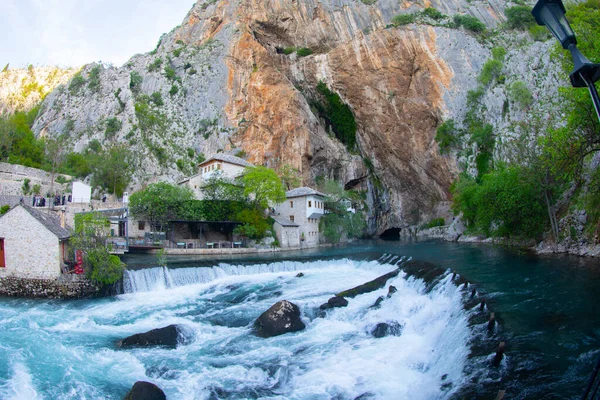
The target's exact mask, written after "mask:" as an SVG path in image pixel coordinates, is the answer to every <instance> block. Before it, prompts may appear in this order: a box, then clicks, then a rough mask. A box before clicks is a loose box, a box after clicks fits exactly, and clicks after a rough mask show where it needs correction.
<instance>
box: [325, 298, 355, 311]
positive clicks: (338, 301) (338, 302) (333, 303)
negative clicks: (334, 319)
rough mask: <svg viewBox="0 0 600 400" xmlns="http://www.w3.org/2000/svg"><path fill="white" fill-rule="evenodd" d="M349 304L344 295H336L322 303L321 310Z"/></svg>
mask: <svg viewBox="0 0 600 400" xmlns="http://www.w3.org/2000/svg"><path fill="white" fill-rule="evenodd" d="M347 305H348V300H346V299H345V298H343V297H338V296H334V297H332V298H330V299H329V300H327V303H324V304H321V306H320V307H319V308H320V309H321V310H327V309H329V308H335V307H346V306H347Z"/></svg>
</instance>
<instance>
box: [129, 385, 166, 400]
mask: <svg viewBox="0 0 600 400" xmlns="http://www.w3.org/2000/svg"><path fill="white" fill-rule="evenodd" d="M125 400H167V396H165V392H163V391H162V389H161V388H159V387H158V386H156V385H155V384H154V383H150V382H145V381H137V382H136V383H135V384H134V385H133V387H132V388H131V390H130V391H129V393H127V396H125Z"/></svg>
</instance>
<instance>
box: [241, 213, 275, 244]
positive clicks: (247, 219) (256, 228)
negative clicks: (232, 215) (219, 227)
mask: <svg viewBox="0 0 600 400" xmlns="http://www.w3.org/2000/svg"><path fill="white" fill-rule="evenodd" d="M236 220H237V221H238V222H241V223H242V225H239V226H237V227H236V228H235V229H234V233H236V234H238V235H242V236H246V237H248V238H250V239H255V240H260V239H262V238H264V237H265V236H266V234H267V232H269V230H270V227H271V226H272V224H271V223H269V220H268V219H267V218H265V217H264V215H263V214H262V212H260V211H259V210H256V209H251V210H248V209H246V210H242V211H240V212H239V213H237V215H236Z"/></svg>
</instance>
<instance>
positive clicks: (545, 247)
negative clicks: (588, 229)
mask: <svg viewBox="0 0 600 400" xmlns="http://www.w3.org/2000/svg"><path fill="white" fill-rule="evenodd" d="M465 231H466V227H465V226H464V223H463V222H462V221H461V220H460V218H456V219H455V220H454V221H452V223H451V224H450V225H446V226H438V227H434V228H429V229H423V230H416V231H415V232H414V236H416V237H426V238H432V239H442V240H445V241H447V242H458V243H490V244H501V245H505V246H511V247H517V248H522V249H524V250H527V251H532V252H533V253H535V254H538V255H541V254H570V255H575V256H579V257H600V244H594V243H589V242H588V241H587V240H586V239H585V238H582V237H577V238H576V239H575V240H573V239H571V238H570V237H567V238H564V239H563V240H562V242H561V243H558V244H557V243H554V242H553V241H550V240H544V241H541V242H539V243H538V242H535V241H534V240H529V241H523V240H516V239H506V238H486V237H483V236H470V235H465V233H464V232H465ZM579 231H581V230H579Z"/></svg>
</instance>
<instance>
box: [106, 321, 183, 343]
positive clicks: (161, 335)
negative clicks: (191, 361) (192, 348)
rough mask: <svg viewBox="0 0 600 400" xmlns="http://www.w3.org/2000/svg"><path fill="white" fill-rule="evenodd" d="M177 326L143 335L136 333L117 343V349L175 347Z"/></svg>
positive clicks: (154, 330)
mask: <svg viewBox="0 0 600 400" xmlns="http://www.w3.org/2000/svg"><path fill="white" fill-rule="evenodd" d="M179 332H180V328H179V325H169V326H165V327H164V328H158V329H152V330H151V331H148V332H145V333H136V334H135V335H131V336H129V337H126V338H125V339H123V340H119V341H118V342H117V347H148V346H167V347H172V348H175V347H177V343H178V339H179Z"/></svg>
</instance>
